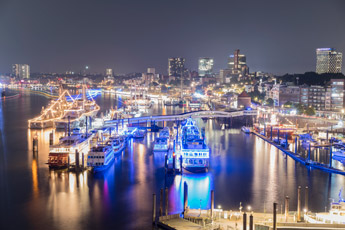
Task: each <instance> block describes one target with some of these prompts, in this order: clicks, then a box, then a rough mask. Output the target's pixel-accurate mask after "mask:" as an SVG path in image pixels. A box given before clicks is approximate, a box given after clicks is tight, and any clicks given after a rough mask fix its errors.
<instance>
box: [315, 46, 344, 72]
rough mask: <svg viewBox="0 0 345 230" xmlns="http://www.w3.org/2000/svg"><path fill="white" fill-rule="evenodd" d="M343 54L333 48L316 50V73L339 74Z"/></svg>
mask: <svg viewBox="0 0 345 230" xmlns="http://www.w3.org/2000/svg"><path fill="white" fill-rule="evenodd" d="M342 61H343V54H342V53H340V52H336V51H335V49H333V48H319V49H316V73H318V74H322V73H341V64H342Z"/></svg>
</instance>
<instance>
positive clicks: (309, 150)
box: [308, 143, 311, 162]
mask: <svg viewBox="0 0 345 230" xmlns="http://www.w3.org/2000/svg"><path fill="white" fill-rule="evenodd" d="M310 152H311V150H310V143H309V149H308V162H309V161H310Z"/></svg>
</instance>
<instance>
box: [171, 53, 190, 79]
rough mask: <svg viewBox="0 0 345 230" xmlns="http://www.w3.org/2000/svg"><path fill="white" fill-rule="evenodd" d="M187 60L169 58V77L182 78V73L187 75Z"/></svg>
mask: <svg viewBox="0 0 345 230" xmlns="http://www.w3.org/2000/svg"><path fill="white" fill-rule="evenodd" d="M184 64H185V59H184V58H181V57H177V58H169V60H168V74H169V76H174V77H181V73H183V75H185V72H186V69H185V66H184Z"/></svg>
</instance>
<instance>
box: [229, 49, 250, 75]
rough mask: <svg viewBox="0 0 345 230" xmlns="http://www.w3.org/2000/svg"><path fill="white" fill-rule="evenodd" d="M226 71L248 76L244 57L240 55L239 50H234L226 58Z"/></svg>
mask: <svg viewBox="0 0 345 230" xmlns="http://www.w3.org/2000/svg"><path fill="white" fill-rule="evenodd" d="M228 69H231V70H234V71H239V72H241V74H242V75H247V74H249V68H248V66H247V59H246V55H244V54H240V50H238V49H237V50H235V52H234V54H231V55H230V56H229V58H228Z"/></svg>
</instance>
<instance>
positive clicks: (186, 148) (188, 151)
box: [179, 118, 210, 172]
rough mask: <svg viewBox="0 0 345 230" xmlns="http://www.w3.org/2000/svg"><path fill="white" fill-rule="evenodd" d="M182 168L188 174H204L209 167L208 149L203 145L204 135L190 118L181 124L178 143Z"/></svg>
mask: <svg viewBox="0 0 345 230" xmlns="http://www.w3.org/2000/svg"><path fill="white" fill-rule="evenodd" d="M179 149H180V154H181V156H182V159H183V161H182V167H183V168H185V169H186V170H188V171H190V172H206V171H207V170H208V167H209V158H210V149H209V148H208V147H207V145H206V143H205V136H204V133H202V134H201V133H200V131H199V128H198V127H197V126H196V124H195V121H194V120H193V119H192V118H188V119H187V121H186V122H185V124H184V125H183V124H182V131H181V139H180V142H179Z"/></svg>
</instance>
